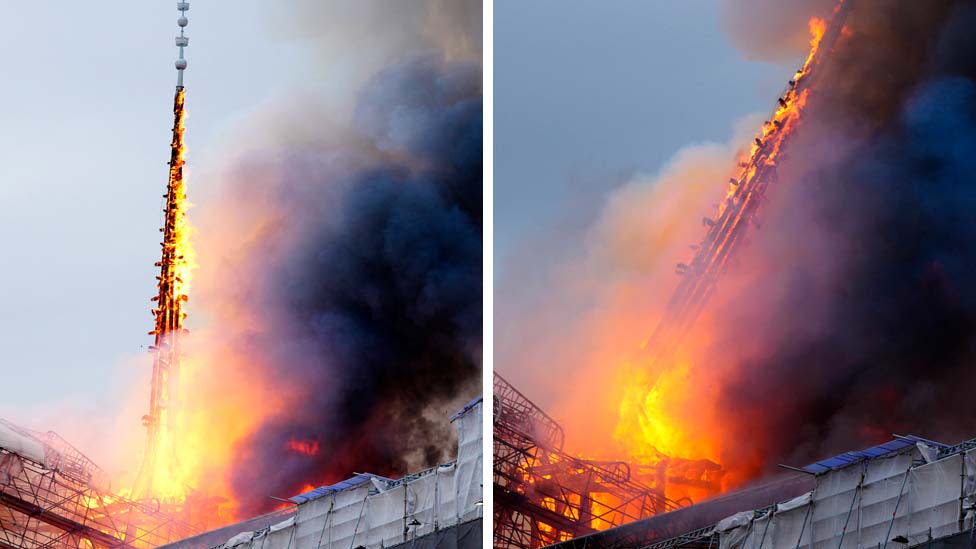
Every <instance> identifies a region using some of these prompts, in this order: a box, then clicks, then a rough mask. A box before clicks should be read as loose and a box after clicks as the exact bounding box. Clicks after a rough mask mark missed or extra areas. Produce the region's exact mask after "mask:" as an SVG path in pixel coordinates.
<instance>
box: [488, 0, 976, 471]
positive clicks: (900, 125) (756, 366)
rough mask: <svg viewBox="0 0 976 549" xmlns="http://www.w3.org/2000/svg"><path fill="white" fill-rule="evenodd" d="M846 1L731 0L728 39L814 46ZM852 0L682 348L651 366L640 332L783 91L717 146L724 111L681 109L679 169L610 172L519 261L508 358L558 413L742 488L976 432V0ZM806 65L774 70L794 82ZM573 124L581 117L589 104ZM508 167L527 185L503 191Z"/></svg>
mask: <svg viewBox="0 0 976 549" xmlns="http://www.w3.org/2000/svg"><path fill="white" fill-rule="evenodd" d="M830 4H831V3H830V2H819V1H810V2H795V3H784V2H770V1H765V0H728V1H727V2H721V3H720V5H719V6H718V9H717V11H716V12H715V14H717V20H718V21H719V22H720V25H719V26H720V27H721V28H722V29H723V30H724V32H725V33H726V34H725V36H727V39H728V42H729V43H728V44H726V45H725V46H724V47H725V48H726V49H728V50H729V51H732V52H737V53H734V55H737V56H742V57H743V58H748V59H764V60H770V61H773V62H777V60H778V59H782V58H783V57H784V53H788V52H790V51H796V52H803V51H804V35H805V33H806V26H807V25H806V22H807V20H808V19H809V18H810V17H811V16H820V17H822V16H825V15H827V14H828V13H829V9H827V8H829V6H830ZM853 6H854V7H853V9H852V10H851V11H850V17H848V19H847V20H846V24H845V27H844V30H843V32H840V33H839V38H838V39H837V41H836V42H834V43H829V44H827V45H825V46H823V47H826V48H828V50H824V51H829V53H827V54H826V55H825V57H824V58H823V62H822V63H821V64H819V65H817V66H815V67H814V69H813V72H811V73H810V74H809V75H805V76H803V78H804V79H806V78H809V80H804V82H805V84H804V85H805V86H808V89H809V96H807V97H806V99H807V101H806V103H805V106H804V107H803V110H802V111H800V112H801V114H800V117H799V119H798V120H799V121H798V122H797V125H796V126H795V128H794V129H792V130H789V131H791V132H792V133H791V134H790V135H791V137H788V138H787V140H788V142H787V144H786V145H784V148H783V149H782V151H781V153H782V154H780V155H779V156H778V157H777V158H776V171H777V173H778V179H777V180H776V181H775V182H774V184H771V186H770V188H769V190H768V192H767V193H766V196H764V199H763V205H762V207H761V209H760V213H759V215H758V217H757V218H754V219H751V220H750V227H749V231H750V232H749V234H748V235H747V237H746V240H747V242H748V243H747V244H746V245H745V246H744V247H743V248H742V249H741V250H739V252H738V253H737V255H736V257H735V260H734V261H732V262H731V266H730V268H729V270H728V272H727V273H726V275H725V276H724V277H723V278H722V279H721V280H720V282H719V284H718V287H717V290H716V292H715V294H714V295H713V296H712V297H711V299H710V302H709V304H708V306H707V308H706V309H705V311H704V313H703V314H702V315H701V317H700V318H699V320H698V322H697V324H696V325H695V326H694V328H693V329H692V330H691V331H690V333H689V335H688V337H687V338H686V340H685V341H684V346H683V347H682V348H681V349H679V350H678V351H677V352H675V353H674V354H671V355H666V356H665V357H663V358H660V359H659V360H658V361H657V362H654V363H653V364H652V363H651V362H650V361H649V360H648V356H647V355H648V353H647V352H645V351H643V350H642V346H643V345H644V344H645V343H646V342H647V338H648V336H649V334H650V333H651V331H652V330H653V329H654V327H655V325H656V322H657V320H658V319H659V318H660V317H661V312H662V310H663V307H664V303H665V301H666V300H667V298H668V297H669V296H670V294H671V293H672V292H673V290H674V287H675V286H676V284H677V280H678V277H677V275H676V273H675V264H676V263H677V262H678V261H687V260H688V259H689V258H690V257H691V255H692V253H693V252H692V251H691V250H689V245H694V244H699V243H701V242H703V240H702V239H703V237H704V234H705V230H704V228H703V226H702V216H709V215H715V211H716V208H717V206H718V202H719V201H720V200H723V198H724V196H725V192H726V190H727V184H726V183H725V178H727V177H729V176H730V175H732V174H734V173H736V172H735V165H736V161H737V160H739V161H741V160H744V159H745V157H743V156H742V152H743V151H745V152H746V153H748V150H749V144H750V142H751V139H752V136H753V135H754V132H756V131H757V130H758V129H759V127H760V124H761V120H762V119H763V118H761V117H762V116H768V114H767V113H769V112H770V110H771V108H772V106H773V105H772V104H771V103H772V101H775V98H776V96H777V93H781V91H782V89H783V88H782V87H778V88H775V89H773V90H771V91H770V92H769V94H768V96H767V97H768V99H766V100H765V101H764V102H763V104H762V105H760V107H759V108H758V109H757V110H758V111H759V116H760V117H758V118H756V117H744V118H741V120H740V121H739V122H737V123H733V120H734V119H735V118H736V117H738V116H742V115H743V114H746V113H745V112H739V113H735V112H734V111H730V112H729V113H728V115H727V118H726V120H725V121H724V123H725V124H726V127H727V128H728V131H727V133H726V134H724V135H720V136H719V137H718V139H715V138H714V137H713V139H715V140H716V141H717V142H716V143H706V144H702V143H700V142H698V143H696V141H699V139H701V137H709V136H708V135H707V132H708V130H707V128H704V129H699V128H696V127H694V126H693V125H692V127H691V129H690V130H689V129H688V126H689V124H687V123H682V129H683V130H687V131H690V132H692V133H698V134H700V136H701V137H700V138H698V139H695V138H693V139H690V140H688V141H686V142H685V143H681V144H677V145H676V146H675V147H674V149H673V150H671V151H670V152H669V153H664V154H665V156H666V157H667V156H670V158H668V159H667V161H666V162H664V163H663V165H660V166H653V167H651V168H650V169H647V170H630V171H625V175H624V176H622V177H621V178H619V179H617V180H610V181H609V183H607V184H608V185H610V186H611V187H614V188H613V189H612V190H611V191H609V192H603V193H598V194H599V196H601V198H602V200H594V201H593V202H594V203H595V205H594V206H592V209H593V211H595V212H596V213H595V214H594V215H593V217H592V218H589V219H587V218H585V217H584V218H583V219H582V220H581V221H580V222H579V223H578V224H572V223H564V226H565V227H566V228H567V230H562V227H559V229H560V230H554V229H552V228H550V229H549V230H548V231H545V228H544V229H543V230H541V231H538V232H541V235H538V236H537V238H538V240H536V241H533V240H531V237H526V239H527V240H528V244H525V243H522V244H521V246H522V247H521V248H516V253H517V254H519V255H515V254H513V255H512V257H513V258H516V259H518V260H519V261H517V262H516V261H513V262H510V263H507V264H503V266H502V269H508V272H504V273H503V276H502V277H500V281H498V282H496V284H500V286H501V288H503V289H504V291H500V292H497V293H496V296H500V297H499V302H498V305H497V306H496V308H495V310H496V315H497V316H496V321H497V322H496V326H499V327H500V328H499V329H498V330H497V331H496V334H495V336H496V341H497V342H498V346H497V353H496V356H495V358H496V368H497V369H498V370H499V371H501V372H503V373H508V374H509V375H510V377H512V378H515V379H514V381H515V382H516V384H517V385H518V384H521V386H522V388H523V389H524V390H525V391H526V392H527V394H529V395H530V396H532V397H533V398H535V399H536V400H537V401H538V402H540V403H541V404H543V405H545V406H547V407H548V408H549V409H550V410H553V412H554V415H555V416H556V417H557V419H559V420H561V421H562V422H563V423H564V425H565V426H566V427H567V438H568V439H569V440H570V441H571V443H570V445H571V446H573V447H575V448H578V449H585V451H587V452H589V453H590V454H596V455H603V456H604V457H617V458H619V457H629V458H631V459H635V460H640V459H641V456H642V455H653V454H654V452H652V451H651V448H650V447H651V446H653V447H654V448H656V449H658V450H663V451H665V452H666V453H668V454H670V455H677V456H679V457H685V458H700V457H705V458H709V459H712V460H715V461H718V462H720V463H722V464H723V465H724V466H725V467H727V469H728V470H729V471H730V473H731V477H730V479H731V480H732V482H733V483H738V482H743V481H746V480H750V479H753V478H756V477H757V476H760V475H762V474H764V473H768V472H771V471H773V470H775V464H777V463H788V464H795V465H802V464H804V463H808V462H810V461H813V460H815V459H818V458H823V457H826V456H829V455H831V454H835V453H839V452H842V451H845V450H849V449H852V448H857V447H863V446H867V445H871V444H876V443H878V442H882V441H884V440H888V439H890V437H891V434H892V433H906V432H908V433H914V434H919V435H922V436H928V437H931V438H935V439H941V440H944V441H946V442H955V441H958V440H960V439H962V438H965V437H972V436H973V435H974V434H976V431H974V429H976V424H974V423H973V422H972V421H971V419H970V418H969V417H968V416H967V415H966V414H965V413H960V410H961V408H960V407H961V406H964V403H965V402H967V401H968V399H967V397H966V396H965V394H964V391H965V389H964V388H965V387H968V386H969V385H970V384H971V382H972V374H971V371H972V360H973V341H974V335H976V332H974V329H973V327H974V325H976V324H974V320H973V319H974V318H976V307H974V303H976V300H974V299H973V295H972V294H973V291H972V280H973V278H974V276H976V269H974V265H976V252H974V250H973V245H972V243H973V242H974V239H973V223H972V215H971V211H972V204H973V196H974V185H976V179H974V176H973V174H972V172H971V170H969V168H968V164H967V163H968V162H969V159H970V158H972V156H973V154H974V153H976V150H974V148H973V147H974V143H976V140H974V137H973V136H974V135H976V130H974V128H976V126H974V122H973V121H974V111H973V107H972V105H973V101H972V99H973V94H974V90H976V84H974V78H976V53H974V52H976V46H974V44H976V43H974V40H973V35H972V32H971V29H972V26H973V24H974V22H976V10H974V9H973V6H972V4H971V3H969V2H962V1H959V2H952V1H948V0H947V1H938V2H925V3H920V2H918V3H916V2H886V1H883V0H858V1H857V2H855V3H853ZM750 13H752V14H763V16H762V17H759V16H758V15H757V16H750V15H749V14H750ZM698 22H699V23H700V21H698ZM771 28H772V29H779V30H780V31H782V32H770V29H771ZM678 51H679V52H680V51H681V50H680V48H678ZM676 55H677V54H676ZM499 57H500V56H496V60H498V59H499ZM498 63H499V64H500V65H502V64H503V63H504V62H503V61H501V60H498ZM515 66H517V65H515ZM772 67H773V68H776V66H775V65H773V66H772ZM792 68H793V67H789V66H787V67H786V68H784V67H779V68H776V70H779V71H781V74H782V75H783V78H784V79H786V78H788V77H789V76H790V75H791V74H792ZM499 72H501V69H500V70H499ZM668 76H669V77H670V76H671V73H668ZM666 85H667V86H668V87H675V86H681V85H682V84H681V82H680V81H678V79H676V78H668V79H667V80H666ZM733 86H734V83H723V85H719V86H717V87H716V88H715V89H714V91H713V93H711V95H710V99H709V100H708V103H707V104H709V105H726V104H728V105H730V106H731V105H734V104H735V102H734V95H732V94H730V90H734V87H733ZM727 95H729V97H727ZM499 103H501V99H499ZM801 103H803V101H799V102H798V103H797V104H801ZM601 104H605V105H608V106H607V107H606V108H607V109H611V108H612V107H614V106H615V105H613V102H612V101H606V102H605V103H601ZM689 105H693V106H699V105H703V104H702V103H701V101H696V100H694V99H691V98H690V97H689V96H686V97H683V98H680V99H677V100H674V101H673V102H669V103H668V104H667V108H669V109H672V110H675V111H679V110H680V109H687V108H690V107H689ZM648 108H651V107H648ZM703 108H704V106H703ZM790 108H791V109H795V108H799V107H797V106H796V105H794V106H791V107H790ZM499 110H501V109H499ZM634 112H635V113H641V112H645V111H641V110H640V109H636V110H635V111H634ZM633 116H634V117H637V116H640V115H639V114H634V115H633ZM689 118H690V117H689ZM560 120H562V121H563V122H564V123H567V124H569V123H572V124H573V125H574V126H575V125H577V124H578V123H579V117H577V116H576V115H575V113H573V112H571V111H569V110H568V109H564V110H563V111H562V112H561V113H560ZM512 123H515V122H512ZM499 127H500V126H499ZM580 127H581V128H582V129H583V130H584V131H585V130H586V129H588V128H586V127H585V125H581V126H580ZM646 128H647V130H646V131H648V132H665V133H668V132H669V129H670V127H669V126H665V127H663V128H661V127H654V126H652V125H650V124H646ZM732 128H735V131H734V132H733V131H731V130H732ZM784 131H786V130H784ZM501 133H502V132H501V131H496V133H495V135H496V138H498V136H499V135H500V134H501ZM563 133H565V134H570V135H574V136H576V135H579V134H581V132H579V131H575V132H569V131H565V132H563ZM587 135H588V134H587ZM603 137H604V138H606V139H608V140H611V141H612V142H613V143H619V142H621V141H624V142H626V141H627V140H628V139H629V137H628V136H627V135H626V134H622V133H606V134H604V136H603ZM501 139H504V137H502V138H501ZM624 146H630V145H629V143H625V145H624ZM569 157H571V158H572V156H571V155H569ZM709 181H712V182H714V183H709ZM614 183H616V185H614ZM506 184H509V185H512V187H510V189H513V190H512V191H511V192H515V191H514V189H516V188H517V189H519V190H520V191H521V189H524V188H525V186H522V185H521V184H516V183H514V182H513V183H506V182H505V181H504V180H498V181H496V188H502V187H503V186H505V185H506ZM516 185H518V186H517V187H516ZM526 196H527V197H528V198H527V199H528V200H532V198H531V196H532V195H531V193H530V192H527V193H526ZM503 208H504V205H503V204H501V201H500V200H496V210H501V209H503ZM554 226H555V225H552V224H550V225H549V227H554ZM579 226H582V229H578V230H576V231H575V232H573V231H572V229H573V228H574V227H579ZM544 227H545V226H544ZM567 234H568V235H569V236H567ZM532 246H534V247H532ZM552 250H559V251H560V252H561V255H556V254H555V253H554V252H553V251H552ZM567 250H569V251H567ZM526 296H528V297H526ZM652 352H653V351H652ZM554 371H558V372H559V375H558V376H554V375H553V372H554ZM519 382H521V383H519ZM583 403H585V405H582V404H583Z"/></svg>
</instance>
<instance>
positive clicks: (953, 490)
mask: <svg viewBox="0 0 976 549" xmlns="http://www.w3.org/2000/svg"><path fill="white" fill-rule="evenodd" d="M796 470H798V471H800V474H797V475H789V476H785V477H783V478H781V479H778V480H776V481H773V482H769V483H767V484H763V485H759V486H755V487H751V488H747V489H745V490H740V491H737V492H733V493H730V494H727V495H725V496H722V497H719V498H715V499H713V500H709V501H706V502H704V503H701V504H699V505H694V506H692V507H687V508H684V509H680V510H677V511H674V512H671V513H666V514H663V515H660V516H656V517H652V518H649V519H646V520H641V521H637V522H634V523H632V524H628V525H626V526H622V527H619V528H615V529H612V530H607V531H605V532H599V533H596V534H593V535H590V536H584V537H580V538H577V539H573V540H570V541H566V542H564V543H560V544H558V545H555V547H559V548H562V549H576V548H583V547H605V548H623V547H628V548H635V547H640V548H645V549H671V548H677V547H684V548H689V549H690V548H696V549H697V548H704V547H716V548H737V549H738V548H741V549H779V548H784V549H787V548H796V547H831V548H834V547H840V548H845V547H851V548H854V547H882V548H883V547H912V546H921V545H923V544H924V545H925V546H927V547H972V546H973V540H972V532H973V531H974V518H976V439H973V440H969V441H966V442H963V443H960V444H956V445H954V446H950V445H946V444H942V443H939V442H934V441H931V440H926V439H923V438H920V437H916V436H896V438H895V439H894V440H891V441H890V442H887V443H885V444H881V445H878V446H874V447H871V448H868V449H865V450H860V451H855V452H847V453H844V454H841V455H838V456H834V457H832V458H828V459H825V460H822V461H818V462H816V463H812V464H810V465H807V466H806V467H802V468H796Z"/></svg>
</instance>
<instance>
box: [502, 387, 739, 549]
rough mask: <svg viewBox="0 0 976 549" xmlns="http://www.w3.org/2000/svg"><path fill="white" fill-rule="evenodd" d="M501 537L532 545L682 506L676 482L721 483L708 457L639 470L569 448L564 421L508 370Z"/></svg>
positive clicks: (529, 548)
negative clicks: (675, 496) (672, 493)
mask: <svg viewBox="0 0 976 549" xmlns="http://www.w3.org/2000/svg"><path fill="white" fill-rule="evenodd" d="M494 399H495V400H494V406H495V408H494V414H495V417H494V418H493V424H494V433H493V435H494V438H493V439H492V446H493V455H494V462H493V466H492V471H493V477H492V478H493V482H492V484H493V493H494V509H493V513H494V545H495V547H497V548H505V547H519V548H522V549H533V548H536V547H542V546H544V545H549V544H551V543H556V542H559V541H563V540H567V539H572V538H576V537H579V536H585V535H587V534H592V533H594V532H597V531H599V530H604V529H607V528H612V527H615V526H620V525H622V524H626V523H628V522H633V521H635V520H638V519H641V518H646V517H650V516H653V515H657V514H659V513H664V512H667V511H671V510H674V509H677V508H678V507H680V506H682V505H687V504H688V503H690V500H689V499H683V500H682V501H680V502H678V501H673V500H671V499H669V498H667V497H666V496H665V489H666V487H667V486H668V484H669V483H671V484H678V485H681V484H684V485H685V486H687V487H692V488H698V489H702V488H704V489H705V490H706V492H710V493H714V492H716V491H717V490H718V486H719V482H720V480H721V476H722V474H723V473H722V471H721V468H720V467H718V466H717V465H716V464H714V463H711V462H708V461H706V460H682V459H672V458H667V459H663V460H661V461H660V462H659V463H658V465H657V466H656V467H650V468H645V469H646V470H644V471H641V470H637V471H633V470H632V466H631V465H630V464H628V463H626V462H622V461H595V460H588V459H583V458H580V457H577V456H573V455H570V454H568V453H567V452H565V451H564V450H563V440H564V433H563V429H562V427H561V426H560V425H559V424H558V423H556V422H555V420H553V419H552V418H551V417H549V415H547V414H546V413H545V412H544V411H542V409H541V408H539V407H538V406H536V405H535V404H533V403H532V401H531V400H529V399H528V398H527V397H526V396H525V395H523V394H522V393H520V392H519V391H518V390H517V389H516V388H515V387H513V386H512V385H511V384H510V383H508V382H507V381H505V379H504V378H502V377H501V376H499V375H498V374H497V373H496V374H495V380H494Z"/></svg>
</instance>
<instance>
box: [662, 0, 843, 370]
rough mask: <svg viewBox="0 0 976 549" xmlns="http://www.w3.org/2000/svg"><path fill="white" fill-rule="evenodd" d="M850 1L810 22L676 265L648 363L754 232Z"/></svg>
mask: <svg viewBox="0 0 976 549" xmlns="http://www.w3.org/2000/svg"><path fill="white" fill-rule="evenodd" d="M852 4H853V0H838V3H837V5H836V7H835V9H834V19H833V21H832V22H831V25H830V26H829V28H828V26H827V23H826V21H823V20H821V19H817V18H814V19H811V20H810V34H811V36H812V38H811V40H810V53H809V55H808V56H807V58H806V60H805V61H804V63H803V66H802V67H801V68H800V70H798V71H796V74H795V75H794V76H793V78H792V79H791V80H790V82H789V85H788V86H787V88H786V90H785V92H784V93H783V94H782V95H781V96H780V97H779V98H778V99H777V108H776V110H775V111H774V112H773V114H772V115H771V117H770V119H769V120H767V121H766V122H765V123H764V124H763V126H762V129H761V131H760V133H759V134H758V135H757V136H756V138H755V140H754V142H753V144H752V147H751V150H750V152H749V157H748V160H747V161H745V162H742V163H740V164H739V170H738V173H736V175H735V177H732V178H730V179H729V187H728V191H727V193H726V196H725V199H724V200H723V201H722V203H721V204H720V206H719V213H718V216H717V217H716V218H715V219H711V218H708V217H706V218H704V219H703V220H702V223H703V225H705V226H706V227H707V228H708V232H707V233H706V235H705V238H704V239H703V240H702V241H701V242H700V243H698V244H697V245H696V249H697V250H698V251H697V253H696V254H695V257H694V258H693V259H692V260H691V261H690V262H689V263H679V264H678V265H677V268H676V272H677V273H678V274H679V275H681V277H682V280H681V282H680V283H679V284H678V287H677V289H676V290H675V292H674V294H673V295H672V296H671V299H670V301H669V302H668V305H667V309H666V310H665V313H664V317H663V318H662V319H661V320H660V322H659V323H658V325H657V328H656V329H655V331H654V334H653V335H652V336H651V339H650V341H649V344H648V349H649V351H650V352H651V353H652V356H653V358H652V362H656V361H657V360H660V359H662V358H665V357H668V356H670V354H671V353H673V352H674V351H675V350H677V348H678V347H679V346H680V344H681V342H682V339H683V337H684V335H685V334H686V333H687V332H688V330H689V329H690V328H691V326H692V325H693V324H694V322H695V320H696V319H697V318H698V315H699V314H700V313H701V311H702V309H703V308H704V306H705V303H706V302H707V301H708V298H709V297H711V295H712V293H713V292H714V290H715V287H716V284H717V283H718V281H719V279H720V278H721V276H722V275H723V274H724V273H725V271H726V270H727V269H728V266H729V265H730V263H731V262H732V261H733V260H734V257H735V253H736V251H737V250H738V249H739V248H740V247H741V246H742V244H743V242H745V240H746V234H747V233H748V231H749V226H750V225H755V226H757V227H758V226H759V224H760V223H759V220H758V217H757V214H758V210H759V206H760V204H761V203H762V200H763V198H764V196H765V194H766V190H767V189H768V188H769V187H770V185H775V184H776V181H777V167H778V165H779V163H780V162H781V160H782V156H783V154H784V149H785V148H786V147H787V144H788V143H789V141H790V139H791V137H792V136H793V134H794V130H795V129H796V126H797V124H799V123H800V117H801V115H802V113H803V110H804V107H805V106H806V104H807V99H808V97H809V94H810V90H811V78H812V75H814V74H815V73H816V70H817V67H818V66H819V65H820V63H821V61H822V59H823V56H824V53H825V52H827V51H829V50H830V49H831V46H832V44H833V43H834V42H835V41H836V40H837V38H838V37H839V36H840V30H841V28H842V27H843V24H844V19H845V18H846V16H847V13H848V11H849V10H850V8H851V6H852Z"/></svg>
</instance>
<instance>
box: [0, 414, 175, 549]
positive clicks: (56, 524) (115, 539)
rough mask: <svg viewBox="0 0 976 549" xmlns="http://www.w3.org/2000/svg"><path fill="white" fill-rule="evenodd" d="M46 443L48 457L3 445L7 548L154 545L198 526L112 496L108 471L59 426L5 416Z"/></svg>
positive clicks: (1, 505)
mask: <svg viewBox="0 0 976 549" xmlns="http://www.w3.org/2000/svg"><path fill="white" fill-rule="evenodd" d="M0 423H2V424H3V426H4V427H6V428H8V429H10V430H11V431H14V432H16V433H17V434H19V435H21V436H23V437H26V438H27V439H31V440H33V441H36V442H38V443H39V444H40V447H42V448H43V451H44V459H43V461H44V463H41V462H40V461H37V459H39V458H37V457H36V456H35V457H26V456H25V455H22V454H20V453H17V452H16V451H14V449H8V448H2V447H0V548H2V549H15V548H26V549H40V548H44V549H48V548H50V549H68V548H71V549H78V548H86V547H88V548H93V549H103V548H122V547H125V548H130V547H131V548H140V549H141V548H151V547H157V546H159V545H162V544H165V543H168V542H170V541H172V540H176V539H181V538H183V537H186V536H188V535H192V534H193V533H194V529H193V528H192V527H190V526H189V525H187V524H184V523H181V522H179V521H177V520H174V519H173V518H172V516H171V515H169V514H167V513H164V512H161V511H160V510H159V509H158V508H153V507H152V506H149V505H146V504H142V503H137V502H133V501H130V500H128V499H126V498H123V497H120V496H116V495H112V494H110V493H109V492H108V490H107V489H106V488H104V486H105V485H104V484H103V483H105V482H106V477H105V475H104V473H103V472H102V471H101V470H100V469H99V468H98V467H96V466H95V464H93V463H92V462H91V460H89V459H88V458H87V457H85V456H84V455H83V454H81V452H79V451H78V450H76V449H75V448H73V447H72V446H71V445H69V444H68V443H66V442H65V441H64V440H62V439H61V438H60V437H58V436H57V435H56V434H54V433H37V432H34V431H30V430H27V429H23V428H20V427H17V426H16V425H13V424H12V423H9V422H6V421H3V420H0Z"/></svg>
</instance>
